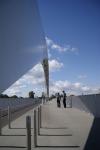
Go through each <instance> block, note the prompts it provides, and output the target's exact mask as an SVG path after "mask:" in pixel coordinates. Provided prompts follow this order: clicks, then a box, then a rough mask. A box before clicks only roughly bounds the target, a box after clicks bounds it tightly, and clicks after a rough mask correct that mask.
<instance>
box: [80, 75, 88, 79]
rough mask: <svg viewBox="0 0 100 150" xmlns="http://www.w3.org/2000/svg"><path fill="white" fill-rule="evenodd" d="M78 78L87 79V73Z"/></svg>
mask: <svg viewBox="0 0 100 150" xmlns="http://www.w3.org/2000/svg"><path fill="white" fill-rule="evenodd" d="M78 78H79V79H85V78H87V75H86V74H83V75H79V76H78Z"/></svg>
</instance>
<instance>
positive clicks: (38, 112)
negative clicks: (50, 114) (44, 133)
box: [38, 107, 40, 135]
mask: <svg viewBox="0 0 100 150" xmlns="http://www.w3.org/2000/svg"><path fill="white" fill-rule="evenodd" d="M38 135H40V107H38Z"/></svg>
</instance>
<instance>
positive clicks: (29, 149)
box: [26, 116, 31, 150]
mask: <svg viewBox="0 0 100 150" xmlns="http://www.w3.org/2000/svg"><path fill="white" fill-rule="evenodd" d="M26 130H27V150H31V117H30V116H27V117H26Z"/></svg>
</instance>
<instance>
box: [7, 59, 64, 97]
mask: <svg viewBox="0 0 100 150" xmlns="http://www.w3.org/2000/svg"><path fill="white" fill-rule="evenodd" d="M62 67H63V63H61V62H59V61H57V60H55V59H53V60H49V70H50V72H55V71H58V70H60V69H61V68H62ZM44 83H45V79H44V71H43V67H42V65H41V64H40V63H39V64H37V65H35V66H34V67H33V68H32V69H31V70H30V71H29V72H28V73H27V74H25V75H24V76H23V77H22V78H20V79H19V80H18V81H16V82H15V83H14V84H13V85H12V86H11V87H10V88H9V89H7V90H6V91H5V92H4V93H6V94H8V95H15V94H16V95H18V96H19V95H25V96H26V94H25V92H26V89H30V90H33V89H37V88H36V87H37V86H38V89H39V87H44ZM31 88H33V89H31ZM41 90H42V89H41ZM23 91H25V92H23ZM36 92H37V91H36Z"/></svg>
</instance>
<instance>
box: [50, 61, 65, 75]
mask: <svg viewBox="0 0 100 150" xmlns="http://www.w3.org/2000/svg"><path fill="white" fill-rule="evenodd" d="M62 67H63V63H62V62H59V61H57V60H56V59H53V60H49V69H50V72H54V71H57V70H60V69H61V68H62Z"/></svg>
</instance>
